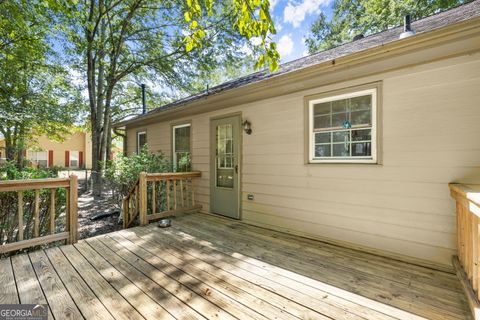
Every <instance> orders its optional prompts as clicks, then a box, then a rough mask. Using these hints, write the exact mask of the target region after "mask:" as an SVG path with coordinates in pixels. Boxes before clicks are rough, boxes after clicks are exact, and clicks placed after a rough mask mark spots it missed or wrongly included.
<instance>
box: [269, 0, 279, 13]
mask: <svg viewBox="0 0 480 320" xmlns="http://www.w3.org/2000/svg"><path fill="white" fill-rule="evenodd" d="M277 4H278V0H271V1H270V11H273V9H275V6H276V5H277Z"/></svg>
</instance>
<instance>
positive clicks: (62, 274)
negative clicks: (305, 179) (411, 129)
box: [0, 214, 471, 320]
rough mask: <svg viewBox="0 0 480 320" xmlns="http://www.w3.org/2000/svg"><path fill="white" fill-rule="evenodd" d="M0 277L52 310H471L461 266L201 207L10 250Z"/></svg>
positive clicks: (443, 315) (156, 313)
mask: <svg viewBox="0 0 480 320" xmlns="http://www.w3.org/2000/svg"><path fill="white" fill-rule="evenodd" d="M0 284H1V287H2V290H0V303H18V302H20V303H47V304H48V305H49V311H50V315H52V317H51V318H54V319H83V318H85V319H171V320H175V319H177V320H178V319H181V320H197V319H221V320H223V319H227V320H228V319H232V320H233V319H241V320H243V319H258V320H266V319H294V320H298V319H322V320H328V319H348V320H393V319H402V320H403V319H405V320H407V319H408V320H420V319H445V320H456V319H471V317H470V314H469V310H468V305H467V303H466V299H465V297H464V296H463V293H462V291H461V287H460V284H459V282H458V280H457V279H456V277H455V275H453V274H450V273H446V272H442V271H436V270H433V269H429V268H424V267H420V266H417V265H411V264H409V263H405V262H402V261H397V260H391V259H388V258H385V257H381V256H378V255H373V254H368V253H364V252H360V251H356V250H353V249H349V248H343V247H338V246H335V245H332V244H328V243H325V242H320V241H316V240H312V239H306V238H301V237H296V236H294V235H290V234H284V233H280V232H276V231H272V230H267V229H263V228H260V227H255V226H250V225H247V224H244V223H241V222H239V221H236V220H230V219H225V218H220V217H216V216H212V215H204V214H190V215H182V216H179V217H176V218H174V219H173V223H172V227H170V228H166V229H160V228H157V227H156V226H155V225H153V224H151V225H149V226H146V227H136V228H131V229H127V230H121V231H117V232H114V233H110V234H107V235H102V236H97V237H95V238H90V239H86V240H81V241H80V242H79V243H77V244H75V245H67V246H61V247H59V248H50V249H45V250H38V251H34V252H31V253H29V254H23V255H18V256H13V257H11V258H5V259H1V260H0Z"/></svg>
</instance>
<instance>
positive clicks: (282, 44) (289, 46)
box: [277, 35, 293, 57]
mask: <svg viewBox="0 0 480 320" xmlns="http://www.w3.org/2000/svg"><path fill="white" fill-rule="evenodd" d="M277 50H278V53H280V56H281V57H287V56H289V55H290V54H291V53H292V52H293V40H292V38H291V37H290V35H283V36H282V37H281V38H280V40H278V43H277Z"/></svg>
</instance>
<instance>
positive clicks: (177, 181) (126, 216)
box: [122, 172, 201, 228]
mask: <svg viewBox="0 0 480 320" xmlns="http://www.w3.org/2000/svg"><path fill="white" fill-rule="evenodd" d="M200 176H201V173H200V172H178V173H145V172H142V173H140V176H139V178H138V180H137V182H136V183H135V185H134V186H133V187H132V189H131V190H130V192H129V193H128V195H127V196H126V197H125V198H124V199H123V206H122V207H123V208H122V212H123V227H124V228H128V227H130V226H132V225H133V224H134V223H135V222H136V221H137V218H138V224H139V225H142V226H143V225H146V224H148V223H149V222H150V221H152V220H157V219H161V218H164V217H167V216H171V215H174V214H176V213H181V212H189V211H196V210H199V209H200V206H199V205H197V204H196V203H195V188H194V178H197V177H200Z"/></svg>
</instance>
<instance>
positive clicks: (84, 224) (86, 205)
mask: <svg viewBox="0 0 480 320" xmlns="http://www.w3.org/2000/svg"><path fill="white" fill-rule="evenodd" d="M72 174H74V175H76V176H77V177H78V238H79V239H85V238H88V237H94V236H97V235H100V234H104V233H108V232H113V231H116V230H120V229H121V228H122V225H121V224H118V216H119V214H120V209H119V208H118V207H117V206H115V203H113V201H112V198H111V197H109V196H108V192H107V193H106V194H105V195H104V199H101V200H94V198H93V196H92V193H91V191H85V190H86V187H85V178H90V174H91V172H90V170H88V171H85V170H69V171H61V172H59V173H58V176H59V177H68V176H70V175H72ZM112 212H114V214H112V215H109V216H107V217H101V218H99V219H96V220H91V218H92V217H93V216H95V215H98V214H101V213H112Z"/></svg>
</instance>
